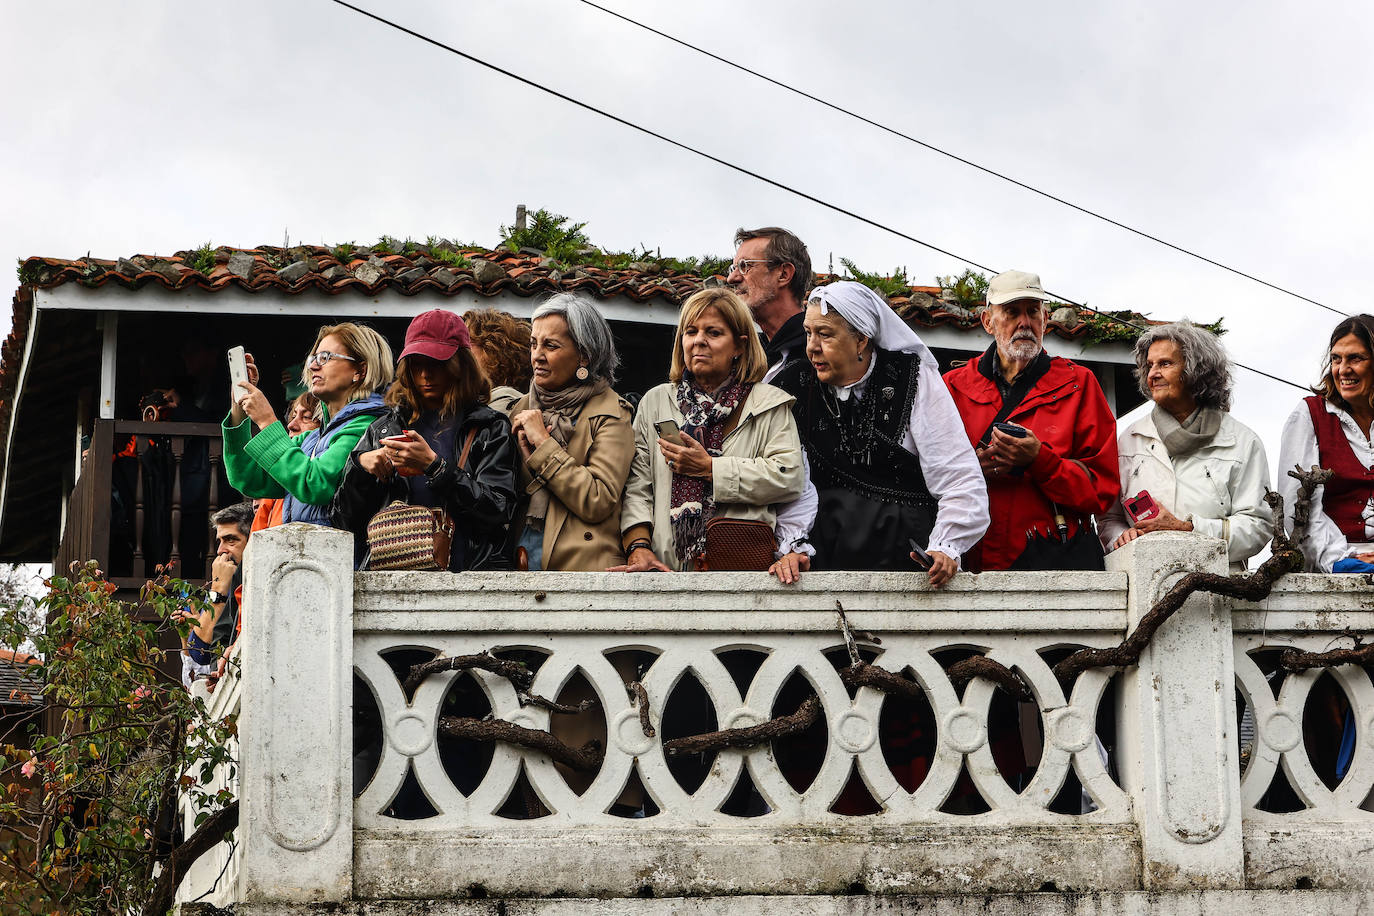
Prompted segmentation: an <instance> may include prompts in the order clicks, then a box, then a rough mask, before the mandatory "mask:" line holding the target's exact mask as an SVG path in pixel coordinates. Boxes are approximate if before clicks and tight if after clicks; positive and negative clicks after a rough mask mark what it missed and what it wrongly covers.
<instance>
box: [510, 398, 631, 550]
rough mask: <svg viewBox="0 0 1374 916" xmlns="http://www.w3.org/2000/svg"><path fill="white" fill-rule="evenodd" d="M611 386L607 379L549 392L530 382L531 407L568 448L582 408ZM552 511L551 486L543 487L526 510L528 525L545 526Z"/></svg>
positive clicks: (557, 440)
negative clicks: (540, 413) (538, 412)
mask: <svg viewBox="0 0 1374 916" xmlns="http://www.w3.org/2000/svg"><path fill="white" fill-rule="evenodd" d="M609 387H611V386H610V383H609V382H607V381H606V380H605V379H604V378H598V379H597V380H596V381H589V382H574V383H573V384H571V385H568V386H567V387H566V388H562V389H560V390H558V391H546V390H544V389H543V388H540V387H539V386H538V385H536V384H535V383H534V382H530V403H529V409H530V410H538V411H541V412H542V413H543V416H544V425H545V426H547V427H548V428H549V437H550V438H552V439H553V441H555V442H557V443H558V444H559V445H561V446H562V447H563V448H565V449H566V448H567V447H568V440H569V439H571V438H572V434H573V423H574V421H575V420H576V419H577V417H578V415H579V414H581V413H582V407H583V406H584V405H585V404H586V403H587V402H588V401H590V400H591V399H592V398H594V397H596V396H597V395H598V394H600V393H601V392H603V391H605V390H606V389H607V388H609ZM548 514H549V488H548V487H540V488H539V489H537V490H535V491H534V492H533V493H531V494H530V504H529V507H528V508H527V509H525V524H527V525H534V526H535V527H536V528H540V529H542V528H543V527H544V518H545V517H546V516H547V515H548Z"/></svg>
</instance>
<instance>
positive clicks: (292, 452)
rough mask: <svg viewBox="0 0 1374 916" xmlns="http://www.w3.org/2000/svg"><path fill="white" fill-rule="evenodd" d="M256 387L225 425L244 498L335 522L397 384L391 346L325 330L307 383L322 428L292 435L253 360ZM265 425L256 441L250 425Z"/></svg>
mask: <svg viewBox="0 0 1374 916" xmlns="http://www.w3.org/2000/svg"><path fill="white" fill-rule="evenodd" d="M245 359H246V361H247V363H248V381H247V382H240V383H239V384H240V386H241V390H240V391H239V392H238V397H237V400H236V401H235V403H234V406H233V409H231V410H230V412H229V416H228V418H226V419H225V421H224V424H223V426H224V466H225V468H226V469H227V470H228V472H229V482H230V483H231V484H232V485H233V486H234V488H235V489H237V490H238V491H239V492H240V493H242V494H243V495H244V496H248V497H254V498H261V497H269V498H273V499H281V500H282V522H283V524H286V523H290V522H309V523H310V524H313V525H325V526H328V525H329V524H330V520H329V512H328V509H329V503H330V500H332V499H333V498H334V492H335V491H336V490H337V489H338V487H339V480H340V478H341V477H342V476H343V470H344V463H345V462H346V461H347V460H348V454H349V452H351V451H352V450H353V446H354V445H355V444H357V442H358V439H359V438H360V437H361V436H362V434H363V433H364V432H365V431H366V430H367V428H368V427H369V426H370V425H371V424H372V422H373V420H375V419H376V418H377V417H379V416H381V415H382V414H384V413H385V412H386V407H385V405H384V404H383V403H382V398H381V396H380V395H379V394H377V391H378V389H379V388H382V387H384V386H385V385H387V384H389V383H390V382H391V379H392V375H393V373H392V364H391V346H390V344H388V343H387V342H386V338H384V337H382V335H380V334H378V333H377V332H376V331H374V330H373V329H372V328H369V327H366V326H364V325H358V324H352V323H345V324H336V325H331V326H327V327H323V328H320V331H319V334H318V335H317V336H316V337H315V345H314V346H313V347H312V348H311V350H310V355H309V356H308V357H306V360H305V377H304V378H303V381H304V382H305V385H306V387H307V389H308V390H309V391H310V393H311V394H312V395H314V396H315V397H316V398H318V399H319V402H320V406H319V414H318V416H319V420H320V423H321V427H320V428H319V429H313V430H309V431H307V432H304V433H301V434H300V435H298V436H296V437H294V438H293V437H292V436H291V435H290V433H288V432H287V429H286V426H285V425H284V424H283V423H282V422H281V421H280V420H278V419H277V415H276V413H275V411H273V409H272V405H271V404H270V403H268V400H267V397H266V396H265V395H264V394H263V393H262V391H261V390H259V389H258V387H257V383H258V368H257V366H256V365H255V364H254V362H253V357H252V355H251V354H249V355H247V356H246V357H245ZM250 420H251V421H252V425H253V426H256V427H257V433H256V435H250V431H249V421H250Z"/></svg>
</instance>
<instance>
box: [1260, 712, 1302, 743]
mask: <svg viewBox="0 0 1374 916" xmlns="http://www.w3.org/2000/svg"><path fill="white" fill-rule="evenodd" d="M1260 737H1262V738H1263V739H1264V743H1265V744H1267V745H1269V746H1270V747H1272V748H1273V749H1274V750H1276V751H1278V752H1279V753H1280V754H1283V753H1287V752H1288V751H1291V750H1292V749H1293V748H1295V747H1297V746H1298V745H1299V744H1300V743H1301V742H1302V727H1301V726H1299V725H1298V723H1297V721H1296V720H1295V719H1294V718H1293V717H1292V716H1291V715H1289V714H1288V713H1286V712H1283V711H1282V710H1275V711H1274V712H1271V713H1270V714H1269V715H1268V716H1266V717H1265V719H1264V722H1263V724H1262V725H1261V726H1260Z"/></svg>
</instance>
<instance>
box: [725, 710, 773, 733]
mask: <svg viewBox="0 0 1374 916" xmlns="http://www.w3.org/2000/svg"><path fill="white" fill-rule="evenodd" d="M763 721H765V720H764V717H763V716H761V715H759V714H758V713H756V712H754V710H752V709H750V708H749V707H748V706H741V707H739V708H738V709H734V710H731V711H730V714H729V715H727V716H726V717H725V724H724V725H722V726H721V728H722V729H729V728H753V727H754V726H755V725H758V724H759V723H760V722H763Z"/></svg>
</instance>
